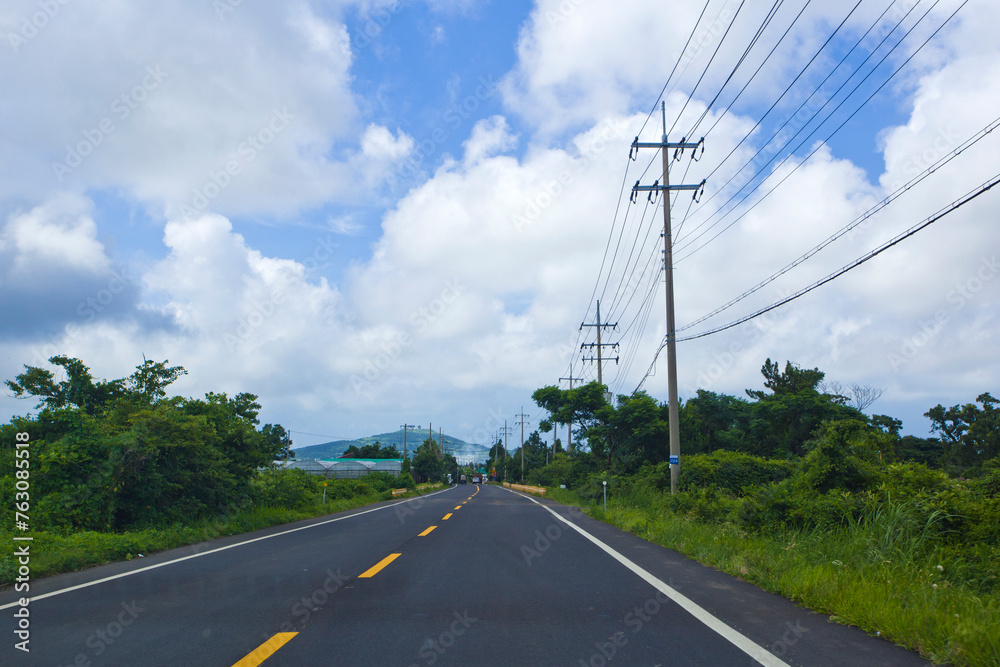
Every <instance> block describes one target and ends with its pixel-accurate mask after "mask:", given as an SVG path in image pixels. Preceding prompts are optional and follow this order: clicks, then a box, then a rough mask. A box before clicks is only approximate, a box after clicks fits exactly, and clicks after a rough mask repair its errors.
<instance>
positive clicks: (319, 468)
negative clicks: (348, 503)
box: [274, 459, 403, 479]
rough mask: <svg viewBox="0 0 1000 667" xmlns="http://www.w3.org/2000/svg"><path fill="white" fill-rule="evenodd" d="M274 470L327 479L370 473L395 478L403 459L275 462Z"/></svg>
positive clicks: (348, 477) (347, 477)
mask: <svg viewBox="0 0 1000 667" xmlns="http://www.w3.org/2000/svg"><path fill="white" fill-rule="evenodd" d="M274 465H275V467H276V468H295V469H298V470H305V471H306V472H307V473H309V474H310V475H323V476H324V477H326V478H327V479H358V478H359V477H364V476H365V475H367V474H368V473H370V472H387V473H390V474H391V475H394V476H396V477H398V476H399V473H400V472H402V469H403V459H330V460H325V461H317V460H315V459H302V460H299V461H275V462H274Z"/></svg>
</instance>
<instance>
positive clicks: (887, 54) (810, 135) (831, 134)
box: [677, 0, 968, 262]
mask: <svg viewBox="0 0 1000 667" xmlns="http://www.w3.org/2000/svg"><path fill="white" fill-rule="evenodd" d="M938 2H940V0H935V2H934V4H933V5H932V6H931V8H930V9H928V10H927V12H925V13H924V15H923V16H921V17H920V19H918V21H917V22H916V23H915V24H914V25H913V26H911V27H910V29H909V30H908V31H907V32H906V35H904V36H903V38H902V39H901V40H900V41H899V42H897V43H896V45H895V46H893V47H892V48H891V49H890V50H889V51H888V52H886V54H885V55H884V56H883V57H882V59H881V60H880V61H879V62H878V63H877V64H876V65H875V66H874V67H873V68H872V69H871V71H869V72H868V74H867V75H865V77H864V78H863V79H862V80H861V81H860V82H858V84H857V85H856V86H855V87H854V89H853V90H851V92H850V93H848V94H847V96H846V97H845V98H844V99H843V100H842V101H841V102H840V104H838V105H837V106H836V107H835V108H834V109H833V110H832V111H831V112H830V113H829V114H827V116H826V118H825V119H824V120H823V121H822V122H820V124H819V125H817V126H816V128H815V129H813V131H812V132H810V133H809V135H808V136H807V137H806V138H805V139H803V140H802V141H801V142H799V144H798V146H796V147H795V148H794V149H793V150H792V151H791V152H789V153H787V154H786V155H785V157H784V158H782V159H781V161H780V162H778V164H777V166H776V167H775V170H773V171H772V174H773V173H776V170H777V168H778V167H781V165H783V164H784V163H785V162H787V161H788V160H789V158H790V157H791V156H792V155H794V154H795V152H796V151H798V150H799V149H800V148H802V146H804V145H805V144H806V142H808V141H809V140H810V139H811V138H812V136H813V135H814V134H816V132H817V131H819V129H820V128H821V127H822V126H823V125H824V124H825V123H826V121H828V120H829V119H830V118H831V117H832V116H833V114H835V113H836V112H837V111H838V110H840V108H841V107H842V106H843V105H844V104H845V103H846V102H847V101H848V100H849V99H850V98H851V97H852V96H853V95H854V93H855V92H857V90H858V89H859V88H860V87H861V86H862V85H863V84H864V83H865V81H867V80H868V79H869V78H870V77H871V76H872V74H874V73H875V72H876V71H877V70H878V68H879V67H880V66H881V64H882V63H883V62H885V60H886V59H887V58H888V57H889V55H891V54H892V52H893V51H895V50H896V48H898V47H899V46H900V45H901V44H902V43H903V41H904V40H905V39H906V37H907V36H909V35H910V33H912V32H913V31H914V30H915V29H916V27H917V26H918V25H919V24H920V22H921V21H923V19H924V18H925V17H926V16H927V15H928V14H929V13H930V12H931V10H933V9H934V6H936V5H937V4H938ZM967 2H968V0H965V2H963V3H962V4H961V5H960V6H959V7H958V9H956V10H955V11H954V12H953V13H952V14H951V16H949V17H948V18H947V19H946V20H945V21H944V22H943V23H942V24H941V25H940V26H938V28H937V29H936V30H935V31H934V32H933V33H932V34H931V35H930V37H928V38H927V39H926V40H925V41H924V42H923V43H922V44H921V45H920V46H919V47H918V48H917V49H916V50H915V51H914V52H913V53H911V54H910V56H909V57H908V58H907V59H906V60H905V61H903V63H902V64H901V65H900V66H899V67H897V68H896V70H895V71H894V72H893V73H892V74H891V75H889V77H888V78H887V79H886V80H885V81H883V82H882V84H881V85H880V86H879V87H878V88H876V89H875V91H874V92H873V93H872V94H871V95H869V96H868V98H867V99H866V100H865V101H864V102H862V103H861V104H860V105H859V106H858V107H857V108H856V109H855V110H854V111H853V112H852V113H851V114H850V115H849V116H848V117H847V118H846V119H845V120H844V121H843V122H842V123H841V124H840V125H839V126H837V128H836V129H835V130H834V131H833V132H831V133H830V134H829V135H827V137H826V139H824V141H823V142H822V143H818V144H817V145H816V147H815V148H813V150H812V151H810V152H809V154H808V155H806V157H805V158H803V159H802V160H801V161H800V162H799V163H798V164H796V165H795V167H793V168H792V169H791V170H790V171H789V173H788V174H786V175H785V176H784V178H782V179H781V180H780V181H778V183H777V184H776V185H775V186H774V187H773V188H771V189H770V190H768V191H767V192H766V193H765V194H764V195H763V196H762V197H761V198H759V199H758V200H757V201H755V202H754V203H753V204H752V205H751V206H750V207H749V208H748V209H746V210H745V211H743V212H742V213H741V214H740V215H739V216H738V217H737V218H736V219H735V220H733V221H732V222H730V223H729V224H728V225H726V226H725V227H723V228H722V229H721V230H719V231H718V232H717V233H716V234H715V235H714V236H712V237H711V238H710V239H708V240H707V241H705V242H704V243H702V244H701V245H699V246H698V247H697V248H695V249H693V250H691V251H689V252H687V253H686V254H684V255H682V256H681V257H679V258H678V259H677V261H678V262H681V261H683V260H684V259H686V258H688V257H690V256H691V255H692V254H694V253H695V252H697V251H698V250H701V249H702V248H704V247H705V246H706V245H708V244H709V243H711V242H712V241H714V240H715V239H716V238H718V237H719V236H720V235H721V234H723V233H724V232H726V231H727V230H729V229H730V228H731V227H732V226H733V225H734V224H736V223H737V222H738V221H739V220H741V219H743V218H744V217H745V216H746V215H747V214H748V213H749V212H750V211H752V210H753V209H754V208H756V207H757V206H758V205H759V204H760V203H761V202H762V201H764V199H766V198H767V197H768V196H770V195H771V194H772V193H773V192H774V191H775V190H776V189H777V188H778V187H779V186H780V185H781V184H783V183H784V182H785V181H787V180H788V179H789V178H790V177H791V175H792V174H794V173H795V172H796V171H798V169H799V167H801V166H802V165H803V164H805V163H806V162H808V161H809V159H810V158H812V156H813V155H815V154H816V153H817V152H819V151H820V150H821V149H822V147H823V146H824V145H826V143H827V142H829V140H830V139H831V138H833V137H834V136H835V135H836V134H837V133H838V132H840V130H841V129H843V127H844V126H845V125H846V124H847V123H848V122H850V121H851V120H852V119H853V118H854V117H855V116H856V115H857V114H858V113H859V112H860V111H861V109H862V108H864V107H865V106H866V105H867V104H868V103H869V102H870V101H871V100H872V99H873V98H874V97H875V96H876V95H877V94H878V93H879V92H881V91H882V89H883V88H884V87H885V86H886V85H887V84H888V83H889V82H890V81H891V80H892V79H893V78H895V76H896V75H897V74H899V72H900V71H901V70H902V69H903V68H904V67H906V65H907V64H909V62H910V61H911V60H912V59H913V58H914V57H915V56H916V55H917V53H919V52H920V51H921V50H922V49H923V48H924V47H925V46H926V45H927V44H928V43H929V42H930V41H931V40H932V39H933V38H934V37H935V36H936V35H937V33H938V32H940V31H941V30H942V29H943V28H944V27H945V26H946V25H947V24H948V23H949V22H950V21H951V19H952V18H954V16H955V15H956V14H957V13H958V11H959V10H961V9H962V7H964V6H965V4H966V3H967ZM910 11H912V8H911V10H910ZM908 14H909V12H907V15H908ZM904 18H905V17H904ZM901 21H902V19H901ZM897 26H898V24H897ZM883 41H884V39H883ZM872 55H874V52H873V53H872V54H870V55H869V56H868V58H866V59H865V62H867V61H868V59H869V58H871V56H872ZM859 71H860V70H859ZM855 74H857V72H855ZM852 78H854V74H852V75H851V77H850V78H848V79H847V81H845V82H844V83H843V84H841V86H840V87H839V88H838V89H837V91H835V92H834V94H833V96H831V97H830V99H829V100H827V102H826V103H825V104H824V105H823V106H822V107H820V109H819V110H818V111H817V115H818V113H819V112H820V111H822V110H823V109H825V108H826V107H827V106H828V105H829V104H830V102H832V101H833V99H834V98H835V97H836V96H837V94H839V92H840V91H841V90H842V89H843V88H844V87H845V86H846V85H847V83H848V82H849V81H850V80H851V79H852ZM821 85H822V84H821ZM804 104H805V102H803V105H804ZM801 108H802V106H801V105H800V107H799V109H801ZM796 113H797V111H796ZM793 117H794V115H793ZM813 118H815V115H814V117H813ZM811 122H812V119H810V121H809V122H807V123H805V124H804V125H803V126H802V127H801V128H800V129H799V131H798V132H796V133H795V134H794V135H793V136H792V138H791V139H789V140H788V141H787V142H786V143H785V144H784V145H783V146H782V147H781V149H779V151H780V150H782V149H784V148H785V146H787V145H788V144H789V143H791V141H793V140H794V139H795V138H796V137H798V136H799V134H801V133H802V132H803V131H804V130H805V128H806V127H808V125H809V123H811ZM786 124H787V121H786ZM782 127H784V125H783V126H782ZM779 131H780V129H779ZM765 145H766V144H765ZM760 150H763V148H761V149H760ZM760 150H759V151H757V153H756V154H755V155H754V158H751V160H750V162H752V161H753V159H755V158H756V156H757V155H759V154H760ZM776 158H777V153H776V154H775V156H774V157H772V158H771V159H770V160H768V162H767V163H766V164H764V165H763V167H767V166H768V165H770V164H771V163H772V162H774V160H775V159H776ZM748 164H749V162H748ZM733 178H735V176H733ZM731 180H732V179H730V181H731ZM766 180H767V178H765V179H764V181H766ZM727 183H728V182H727ZM762 184H763V181H761V182H760V183H758V184H757V185H756V186H754V188H752V189H751V190H750V191H748V192H747V193H746V194H745V195H743V197H742V198H741V199H740V200H739V201H738V202H736V204H734V205H733V207H732V208H730V209H729V210H728V211H727V212H726V213H725V214H722V215H721V216H720V215H719V214H718V213H715V214H713V215H712V216H711V217H709V218H708V219H706V220H705V222H708V220H711V219H712V217H719V219H718V220H717V221H716V222H714V223H712V224H711V225H709V227H708V228H706V229H705V230H704V231H702V232H701V233H700V234H698V235H697V236H695V237H694V238H693V239H691V240H689V241H687V242H686V243H685V244H683V245H682V246H681V248H679V251H683V250H685V249H686V248H688V247H689V246H690V245H691V244H692V243H694V242H695V241H697V240H698V239H699V238H701V237H702V236H704V235H705V234H706V233H707V232H708V230H710V229H711V228H712V227H714V226H716V225H717V224H719V223H720V222H722V221H723V220H724V219H725V218H726V217H728V216H729V215H730V214H731V213H732V212H733V211H735V210H736V207H738V206H739V205H740V204H742V203H743V202H744V201H746V200H747V199H748V198H749V197H750V195H752V194H753V193H754V192H755V191H756V190H757V189H758V188H759V187H760V185H762ZM723 187H725V185H723ZM744 188H746V185H744V186H743V187H742V188H740V189H739V190H737V191H736V193H734V194H733V195H732V196H731V197H730V198H729V200H728V201H727V202H726V203H725V204H723V205H722V207H721V208H720V209H719V210H720V211H721V210H722V209H724V208H725V207H726V206H728V205H729V203H730V202H732V201H733V200H734V199H735V198H736V197H737V196H738V195H739V193H740V192H742V191H743V189H744ZM710 199H711V198H710ZM706 203H707V202H706ZM705 222H703V223H701V224H700V225H699V226H698V227H697V228H696V229H698V228H700V227H701V226H702V225H704V224H705Z"/></svg>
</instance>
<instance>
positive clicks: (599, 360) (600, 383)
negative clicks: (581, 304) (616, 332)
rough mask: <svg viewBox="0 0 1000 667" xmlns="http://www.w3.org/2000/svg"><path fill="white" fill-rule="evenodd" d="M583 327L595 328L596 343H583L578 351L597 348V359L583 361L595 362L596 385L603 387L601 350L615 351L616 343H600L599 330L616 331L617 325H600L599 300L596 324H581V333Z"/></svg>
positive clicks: (616, 359)
mask: <svg viewBox="0 0 1000 667" xmlns="http://www.w3.org/2000/svg"><path fill="white" fill-rule="evenodd" d="M584 327H597V342H596V343H583V344H582V345H581V346H580V349H581V350H582V349H583V348H585V347H589V348H591V349H593V348H595V347H596V348H597V359H596V360H595V359H593V358H587V359H584V361H597V384H599V385H601V386H603V385H604V376H603V375H601V365H602V364H601V348H604V347H613V348H615V349H618V343H602V342H601V329H606V328H608V327H611V328H612V329H617V328H618V323H617V322H615V323H614V324H607V323H605V324H601V300H600V299H598V300H597V323H596V324H587V323H583V324H581V325H580V330H581V331H583V328H584ZM615 363H616V364H617V363H618V357H615Z"/></svg>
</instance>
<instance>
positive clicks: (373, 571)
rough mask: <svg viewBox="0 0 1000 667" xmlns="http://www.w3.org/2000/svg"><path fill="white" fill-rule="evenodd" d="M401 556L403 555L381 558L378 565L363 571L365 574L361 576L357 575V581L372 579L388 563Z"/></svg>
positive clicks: (390, 555)
mask: <svg viewBox="0 0 1000 667" xmlns="http://www.w3.org/2000/svg"><path fill="white" fill-rule="evenodd" d="M402 555H403V554H389V555H388V556H386V557H385V558H383V559H382V560H380V561H379V562H378V563H376V564H375V565H373V566H372V567H370V568H369V569H367V570H365V572H364V573H363V574H359V575H358V579H370V578H372V577H374V576H375V575H376V574H378V573H379V572H381V571H382V569H383V568H384V567H385V566H386V565H388V564H389V563H391V562H392V561H394V560H396V559H397V558H399V557H400V556H402Z"/></svg>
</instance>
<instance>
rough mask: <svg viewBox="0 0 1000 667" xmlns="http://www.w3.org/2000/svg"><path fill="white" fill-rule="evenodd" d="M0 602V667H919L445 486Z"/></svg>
mask: <svg viewBox="0 0 1000 667" xmlns="http://www.w3.org/2000/svg"><path fill="white" fill-rule="evenodd" d="M31 586H32V588H31V594H32V596H34V597H33V599H32V601H31V603H30V605H29V607H28V609H29V611H30V644H29V646H30V649H31V651H30V653H27V654H26V653H23V652H21V651H18V650H16V649H15V648H14V644H15V642H17V641H18V640H17V638H16V636H15V634H14V630H15V629H16V623H17V619H15V618H14V616H13V614H14V613H15V611H16V610H17V609H18V608H19V606H18V605H17V604H16V600H17V598H18V597H20V595H19V594H17V593H15V592H14V591H13V590H12V589H8V590H5V591H2V592H0V607H2V610H0V614H2V616H0V619H2V621H0V623H2V628H3V637H4V638H5V643H4V645H3V646H2V648H0V664H3V665H5V666H10V667H14V666H16V665H47V666H54V665H59V666H69V665H75V666H80V667H87V666H89V665H132V666H135V665H140V666H143V667H146V666H148V667H152V666H159V665H185V666H190V665H198V666H221V667H230V666H233V665H239V666H240V667H251V666H253V665H258V664H262V663H263V664H264V665H265V666H266V667H278V666H285V665H288V666H292V665H294V666H296V667H301V666H302V665H402V666H404V667H405V666H407V665H570V666H580V665H583V666H588V665H589V666H592V667H601V666H603V665H648V666H654V665H712V666H713V667H716V666H719V665H757V664H764V665H785V664H787V665H843V664H851V665H893V666H897V665H923V664H927V663H925V662H924V661H923V660H921V659H920V657H919V656H918V655H916V654H914V653H911V652H908V651H905V650H902V649H900V648H898V647H896V646H893V645H892V644H890V643H889V642H886V641H883V640H881V639H877V638H874V637H870V636H868V635H867V634H865V633H863V632H861V631H859V630H857V629H855V628H850V627H845V626H841V625H838V624H835V623H831V622H830V621H828V620H827V618H826V617H824V616H821V615H818V614H814V613H812V612H810V611H809V610H806V609H802V608H800V607H797V606H795V605H794V604H793V603H791V602H789V601H788V600H785V599H783V598H781V597H778V596H775V595H771V594H769V593H765V592H763V591H761V590H759V589H757V588H756V587H754V586H751V585H749V584H747V583H745V582H742V581H739V580H738V579H735V578H733V577H730V576H728V575H725V574H722V573H720V572H718V571H716V570H713V569H711V568H707V567H703V566H701V565H699V564H698V563H696V562H694V561H691V560H689V559H687V558H685V557H683V556H680V555H678V554H677V553H675V552H673V551H670V550H667V549H664V548H662V547H659V546H657V545H654V544H651V543H649V542H646V541H645V540H642V539H640V538H637V537H635V536H633V535H629V534H627V533H623V532H622V531H620V530H618V529H616V528H614V527H612V526H609V525H607V524H604V523H601V522H598V521H594V520H592V519H590V518H589V517H587V516H585V515H583V514H582V513H580V512H579V511H578V510H576V509H575V508H569V507H566V506H563V505H559V504H557V503H553V502H551V501H547V500H542V499H535V498H530V497H527V496H525V495H523V494H520V493H516V492H513V491H510V490H507V489H504V488H500V487H496V486H480V485H472V484H467V485H459V486H455V487H452V488H449V489H445V490H443V491H440V492H437V493H434V494H430V495H427V496H424V497H421V498H418V499H412V500H408V501H390V502H386V503H380V504H378V505H374V506H370V507H367V508H361V509H359V510H352V511H349V512H344V513H341V514H336V515H330V516H327V517H321V518H318V519H313V520H309V521H304V522H300V523H296V524H290V525H286V526H277V527H274V528H271V529H268V530H263V531H258V532H256V533H252V534H248V535H240V536H232V537H228V538H224V539H220V540H214V541H212V542H206V543H202V544H199V545H193V546H189V547H184V548H179V549H174V550H171V551H169V552H163V553H160V554H155V555H153V556H150V557H148V558H143V559H138V560H133V561H130V562H126V563H116V564H112V565H108V566H104V567H99V568H92V569H90V570H86V571H84V572H76V573H70V574H66V575H60V576H57V577H51V578H47V579H42V580H38V581H34V582H32V584H31Z"/></svg>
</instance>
